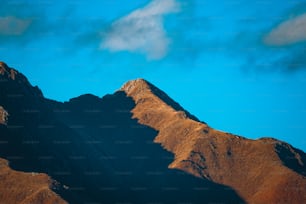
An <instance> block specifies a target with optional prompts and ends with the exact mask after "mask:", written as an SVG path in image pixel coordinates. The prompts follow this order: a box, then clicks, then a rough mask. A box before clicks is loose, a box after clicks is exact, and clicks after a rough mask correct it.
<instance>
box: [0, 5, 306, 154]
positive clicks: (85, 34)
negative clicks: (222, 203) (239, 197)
mask: <svg viewBox="0 0 306 204" xmlns="http://www.w3.org/2000/svg"><path fill="white" fill-rule="evenodd" d="M38 2H39V3H38ZM0 3H1V8H0V45H1V46H0V53H1V60H3V61H5V62H7V63H8V64H9V65H10V66H11V67H14V68H16V69H18V70H19V71H21V72H23V73H24V74H25V75H26V76H27V77H28V78H29V80H30V82H31V83H32V84H33V85H38V86H39V87H40V88H41V89H42V91H43V93H44V95H45V96H46V97H47V98H52V99H55V100H58V101H66V100H69V98H72V97H76V96H78V95H81V94H84V93H92V94H95V95H98V96H103V95H105V94H107V93H113V92H114V91H116V90H117V89H119V88H120V86H121V85H122V84H123V83H125V82H126V81H128V80H131V79H135V78H145V79H147V80H149V81H150V82H152V83H153V84H155V85H156V86H158V87H159V88H161V89H162V90H164V91H165V92H166V93H168V94H169V95H170V96H171V97H172V98H173V99H175V100H176V101H178V102H179V103H180V104H181V105H182V106H183V107H185V108H186V109H187V110H189V111H190V112H191V113H193V114H195V115H196V116H197V117H198V118H200V119H201V120H202V121H205V122H207V123H208V124H209V125H211V126H212V127H214V128H216V129H219V130H223V131H226V132H231V133H235V134H238V135H243V136H246V137H249V138H253V139H255V138H259V137H264V136H269V137H275V138H278V139H280V140H285V141H287V142H289V143H290V144H292V145H294V146H295V147H298V148H301V149H303V150H304V151H306V95H305V93H306V92H305V90H306V52H305V50H306V1H302V0H300V1H296V0H292V1H276V0H269V1H268V0H260V1H246V0H233V1H230V0H229V1H225V0H224V1H220V0H206V1H204V0H151V1H149V0H133V1H128V0H120V1H119V0H113V1H109V0H97V1H90V2H89V1H82V0H78V1H75V0H74V1H69V0H68V1H30V0H28V1H25V0H23V1H22V0H14V1H3V0H0Z"/></svg>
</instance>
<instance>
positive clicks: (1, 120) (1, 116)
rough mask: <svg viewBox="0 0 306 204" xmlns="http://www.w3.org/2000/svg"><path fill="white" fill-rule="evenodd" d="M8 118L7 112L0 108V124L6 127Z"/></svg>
mask: <svg viewBox="0 0 306 204" xmlns="http://www.w3.org/2000/svg"><path fill="white" fill-rule="evenodd" d="M8 116H9V114H8V112H7V111H6V110H5V109H4V108H3V107H2V106H0V124H3V125H6V124H7V119H8Z"/></svg>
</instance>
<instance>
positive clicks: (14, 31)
mask: <svg viewBox="0 0 306 204" xmlns="http://www.w3.org/2000/svg"><path fill="white" fill-rule="evenodd" d="M30 23H31V21H30V20H24V19H19V18H17V17H14V16H6V17H0V35H21V34H23V32H24V31H25V30H26V29H27V28H28V27H29V25H30Z"/></svg>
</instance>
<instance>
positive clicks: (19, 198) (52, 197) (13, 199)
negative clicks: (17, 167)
mask: <svg viewBox="0 0 306 204" xmlns="http://www.w3.org/2000/svg"><path fill="white" fill-rule="evenodd" d="M0 180H1V182H0V192H1V193H0V203H1V204H16V203H19V204H33V203H39V204H55V203H56V204H66V203H67V202H65V201H64V200H62V199H61V198H60V197H59V196H58V195H57V194H56V193H54V192H53V191H52V190H51V189H50V188H51V187H52V185H53V184H52V180H51V179H50V177H49V176H47V175H46V174H38V173H24V172H18V171H14V170H12V169H10V168H9V166H8V162H7V161H6V160H4V159H0Z"/></svg>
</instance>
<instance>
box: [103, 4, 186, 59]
mask: <svg viewBox="0 0 306 204" xmlns="http://www.w3.org/2000/svg"><path fill="white" fill-rule="evenodd" d="M179 10H180V8H179V5H178V3H177V2H176V1H175V0H153V1H151V2H150V3H149V4H148V5H146V6H145V7H143V8H140V9H137V10H135V11H133V12H132V13H130V14H128V15H127V16H124V17H122V18H121V19H119V20H117V21H115V22H114V23H113V24H112V26H111V29H110V31H109V32H108V33H106V35H105V36H104V39H103V41H102V43H101V44H100V48H102V49H109V50H110V51H113V52H116V51H130V52H137V53H142V54H145V55H146V56H147V57H148V58H149V59H160V58H162V57H164V56H165V55H166V54H167V52H168V45H169V43H170V39H169V38H168V37H167V34H166V31H165V29H164V25H163V24H164V23H163V17H164V16H165V15H167V14H170V13H175V12H178V11H179Z"/></svg>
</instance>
